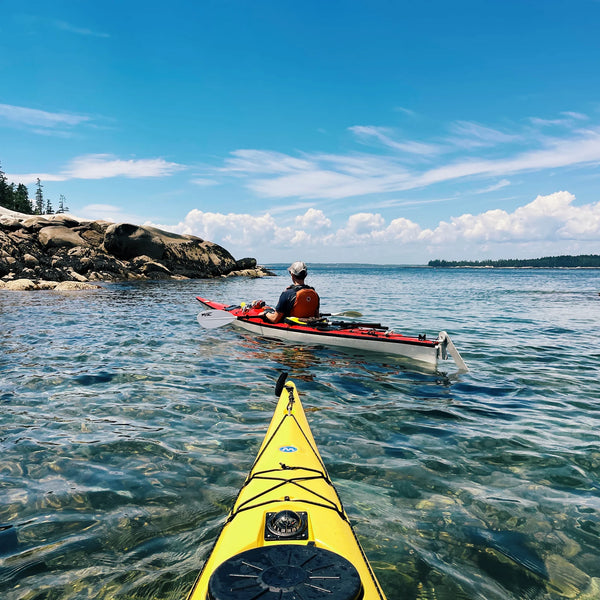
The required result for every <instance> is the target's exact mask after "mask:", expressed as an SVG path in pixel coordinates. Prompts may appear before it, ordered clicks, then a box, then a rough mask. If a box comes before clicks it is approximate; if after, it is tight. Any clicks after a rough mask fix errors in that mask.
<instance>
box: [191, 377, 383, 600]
mask: <svg viewBox="0 0 600 600" xmlns="http://www.w3.org/2000/svg"><path fill="white" fill-rule="evenodd" d="M278 388H279V389H278V390H277V391H281V395H280V397H279V402H278V404H277V408H276V409H275V414H274V415H273V418H272V420H271V424H270V425H269V428H268V430H267V433H266V435H265V438H264V440H263V442H262V445H261V447H260V450H259V452H258V456H257V457H256V460H255V461H254V464H253V465H252V468H251V470H250V473H249V474H248V477H247V478H246V481H245V482H244V485H243V486H242V488H241V490H240V492H239V494H238V496H237V498H236V500H235V502H234V505H233V508H232V509H231V512H230V513H229V516H228V518H227V521H226V522H225V525H224V526H223V528H222V529H221V532H220V534H219V536H218V538H217V540H216V542H215V545H214V547H213V549H212V551H211V553H210V555H209V557H208V559H207V561H206V562H205V563H204V566H203V568H202V571H201V572H200V575H199V576H198V579H197V580H196V583H195V584H194V587H193V589H192V591H191V592H190V594H189V596H188V600H232V599H235V600H252V599H257V598H259V597H260V598H261V600H275V599H277V600H296V599H298V600H300V599H303V600H319V599H325V598H327V600H385V595H384V593H383V591H382V589H381V587H380V585H379V583H378V581H377V578H376V577H375V574H374V573H373V570H372V568H371V566H370V565H369V562H368V560H367V558H366V556H365V554H364V552H363V550H362V548H361V546H360V543H359V542H358V539H357V538H356V535H355V533H354V530H353V529H352V526H351V524H350V522H349V520H348V516H347V515H346V512H345V511H344V508H343V506H342V502H341V500H340V498H339V496H338V493H337V491H336V490H335V488H334V486H333V484H332V482H331V480H330V479H329V475H328V474H327V470H326V468H325V465H324V464H323V460H322V458H321V455H320V454H319V451H318V450H317V446H316V444H315V440H314V438H313V436H312V433H311V431H310V428H309V426H308V422H307V420H306V416H305V414H304V409H303V408H302V403H301V402H300V398H299V396H298V392H297V390H296V386H295V385H294V384H293V383H292V382H285V375H282V377H280V381H279V382H278ZM281 388H283V389H281Z"/></svg>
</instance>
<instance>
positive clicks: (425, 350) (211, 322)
mask: <svg viewBox="0 0 600 600" xmlns="http://www.w3.org/2000/svg"><path fill="white" fill-rule="evenodd" d="M196 299H197V300H198V301H199V302H200V303H201V304H202V305H203V306H204V307H206V310H205V311H202V312H200V314H199V315H198V323H200V325H202V326H203V327H206V328H209V329H213V328H215V327H221V326H222V325H226V324H229V323H231V324H232V325H234V326H235V327H237V328H239V329H243V330H245V331H249V332H251V333H255V334H257V335H260V336H264V337H268V338H274V339H278V340H284V341H286V342H292V343H300V344H310V345H327V346H336V347H338V348H343V349H352V350H360V351H368V352H380V353H384V354H390V355H394V356H399V357H402V358H406V359H409V360H411V361H415V362H418V363H423V364H424V365H427V366H429V367H436V366H437V364H438V360H440V359H442V360H445V359H446V358H447V357H448V355H450V356H451V357H452V358H453V359H454V362H455V363H456V366H457V367H458V369H459V371H460V372H467V371H468V368H467V365H466V364H465V362H464V361H463V359H462V357H461V356H460V354H459V353H458V350H456V348H455V346H454V344H453V343H452V340H450V337H449V336H448V334H447V333H446V332H445V331H442V332H440V333H439V335H438V337H437V338H436V339H426V337H425V336H418V337H411V336H407V335H403V334H400V333H394V332H393V331H391V330H389V329H388V328H387V327H384V326H382V325H380V324H378V323H359V322H352V321H348V322H347V321H335V320H330V319H328V318H319V319H308V320H300V319H285V320H284V321H282V322H281V323H270V322H265V321H264V320H263V319H262V317H260V316H258V315H259V314H260V313H261V312H262V311H263V310H264V309H265V306H264V303H254V304H253V305H244V304H242V305H240V306H228V305H226V304H222V303H220V302H213V301H211V300H208V299H206V298H202V297H200V296H197V297H196Z"/></svg>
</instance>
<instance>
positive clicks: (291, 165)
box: [220, 115, 600, 200]
mask: <svg viewBox="0 0 600 600" xmlns="http://www.w3.org/2000/svg"><path fill="white" fill-rule="evenodd" d="M565 118H567V117H565ZM568 118H569V119H570V120H571V122H573V121H574V120H576V119H575V117H574V116H573V115H569V116H568ZM583 118H584V115H579V121H581V120H582V119H583ZM351 130H352V131H354V133H356V134H357V135H360V136H362V137H363V138H370V139H375V140H377V141H379V142H380V143H383V144H384V145H385V150H387V151H388V154H387V155H375V154H351V155H342V154H324V153H313V154H311V155H308V154H303V155H302V157H295V156H291V155H289V154H284V153H280V152H267V151H263V150H238V151H236V152H234V153H232V154H231V156H230V157H229V158H228V159H226V160H225V162H224V167H223V168H222V169H220V172H221V173H225V174H230V175H233V176H235V177H238V178H243V179H245V185H246V186H247V187H248V188H249V189H251V190H252V191H253V192H254V193H255V194H257V195H258V196H259V197H263V198H292V197H296V198H301V199H331V200H334V199H341V198H350V197H357V196H365V195H368V194H386V193H394V192H400V191H407V190H411V189H418V188H424V187H428V186H432V185H436V184H442V183H445V182H451V181H458V180H465V181H469V180H474V179H477V180H481V179H489V178H494V179H498V178H502V179H501V181H500V183H495V184H490V186H488V187H487V188H484V190H488V191H493V190H494V189H499V187H500V186H504V185H506V184H507V181H508V180H507V177H508V176H510V175H514V174H517V173H526V172H542V171H545V170H548V169H558V168H565V167H583V166H589V165H594V164H596V163H600V127H596V128H593V127H591V128H587V129H578V130H573V131H571V132H570V133H569V134H568V135H565V136H564V137H547V136H541V135H533V134H532V132H531V131H529V132H528V134H527V132H522V133H516V134H512V133H507V132H504V131H499V130H498V129H493V128H490V127H484V126H482V125H480V124H478V123H471V122H466V121H461V122H457V123H455V124H454V125H453V130H454V133H455V134H459V137H455V138H454V140H453V143H454V144H455V149H456V148H458V147H459V146H460V145H462V147H463V149H473V148H477V149H478V156H477V158H471V157H469V156H468V155H467V154H465V155H464V156H462V157H461V158H458V159H456V160H454V161H452V162H450V161H446V162H444V161H438V163H437V165H436V166H435V167H433V168H427V166H426V164H425V163H422V164H418V159H419V157H421V158H427V159H428V160H429V159H431V158H432V155H433V154H434V153H436V152H441V151H442V150H443V148H442V146H436V145H433V144H424V143H423V144H422V143H421V142H406V143H402V142H397V141H394V140H393V139H392V138H391V137H390V136H389V135H388V130H386V129H384V128H381V127H367V126H355V127H352V128H351ZM515 142H519V143H518V144H515ZM500 145H504V146H505V149H504V155H503V156H500V157H499V156H498V154H497V152H498V147H499V146H500ZM507 146H508V150H509V151H507V148H506V147H507ZM487 148H489V149H491V151H492V152H493V154H494V155H493V157H486V155H485V154H484V153H483V150H484V149H487ZM399 149H402V150H403V152H396V150H399ZM404 152H406V153H408V154H405V153H404ZM494 186H497V187H494Z"/></svg>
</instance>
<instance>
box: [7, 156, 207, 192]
mask: <svg viewBox="0 0 600 600" xmlns="http://www.w3.org/2000/svg"><path fill="white" fill-rule="evenodd" d="M185 168H186V167H185V166H184V165H180V164H177V163H172V162H167V161H166V160H164V159H162V158H142V159H136V160H121V159H120V158H117V157H115V156H112V155H110V154H88V155H85V156H79V157H77V158H75V159H73V160H72V161H71V162H70V163H69V164H68V165H67V166H66V167H65V169H63V170H62V171H60V172H59V173H22V174H10V175H7V177H8V178H9V180H10V181H15V182H17V183H24V184H25V185H29V184H31V183H35V182H36V180H37V179H38V177H39V179H41V180H42V181H46V182H47V181H67V180H69V179H107V178H110V177H128V178H131V179H137V178H144V177H169V176H171V175H173V174H174V173H176V172H178V171H181V170H183V169H185ZM206 185H208V184H206Z"/></svg>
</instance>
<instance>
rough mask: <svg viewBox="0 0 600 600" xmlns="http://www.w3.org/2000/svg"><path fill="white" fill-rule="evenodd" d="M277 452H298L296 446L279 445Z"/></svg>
mask: <svg viewBox="0 0 600 600" xmlns="http://www.w3.org/2000/svg"><path fill="white" fill-rule="evenodd" d="M279 452H288V453H289V452H298V448H296V446H281V448H279Z"/></svg>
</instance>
